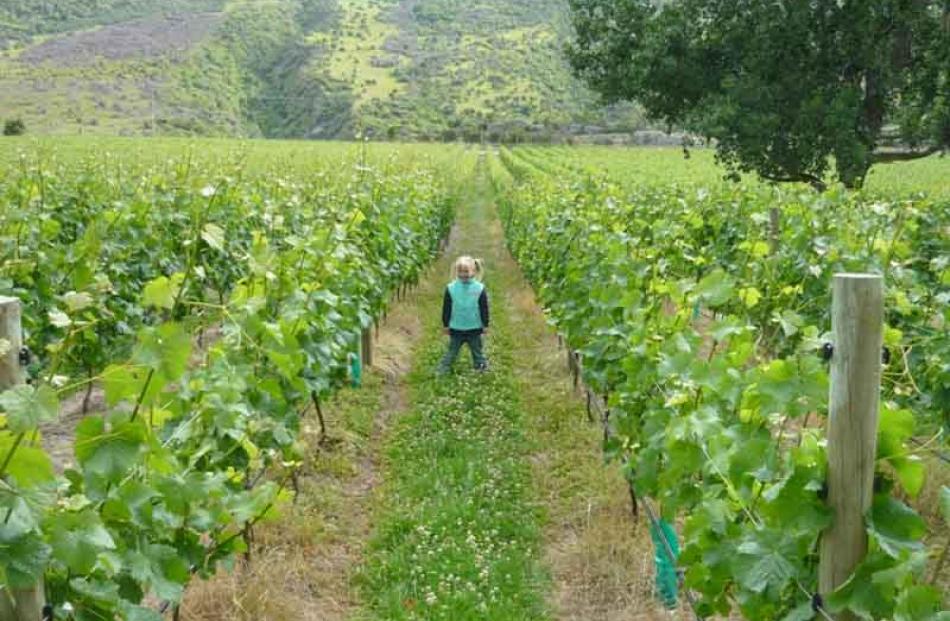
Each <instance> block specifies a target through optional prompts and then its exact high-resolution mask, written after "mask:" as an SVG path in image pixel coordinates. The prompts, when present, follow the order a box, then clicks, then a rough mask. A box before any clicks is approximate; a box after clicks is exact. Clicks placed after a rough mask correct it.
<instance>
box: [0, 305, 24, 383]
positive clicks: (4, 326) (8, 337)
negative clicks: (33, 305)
mask: <svg viewBox="0 0 950 621" xmlns="http://www.w3.org/2000/svg"><path fill="white" fill-rule="evenodd" d="M22 334H23V332H22V330H21V328H20V300H18V299H16V298H8V297H6V296H0V341H3V342H4V343H5V345H4V347H5V349H6V351H5V352H3V356H0V390H6V389H7V388H10V387H11V386H15V385H16V384H22V383H23V369H22V368H21V367H20V348H21V347H23V337H22ZM0 351H2V350H0Z"/></svg>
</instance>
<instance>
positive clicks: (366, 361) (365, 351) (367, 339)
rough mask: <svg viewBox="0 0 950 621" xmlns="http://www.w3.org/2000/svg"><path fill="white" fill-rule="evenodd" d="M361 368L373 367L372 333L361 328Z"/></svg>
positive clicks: (367, 329)
mask: <svg viewBox="0 0 950 621" xmlns="http://www.w3.org/2000/svg"><path fill="white" fill-rule="evenodd" d="M360 351H361V354H362V357H363V368H364V369H365V368H368V367H371V366H373V333H372V331H371V330H370V329H369V328H363V337H362V347H361V349H360Z"/></svg>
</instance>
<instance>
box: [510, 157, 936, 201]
mask: <svg viewBox="0 0 950 621" xmlns="http://www.w3.org/2000/svg"><path fill="white" fill-rule="evenodd" d="M512 153H513V154H514V155H515V156H517V157H520V158H522V159H523V160H526V161H528V162H529V163H530V164H532V165H534V166H540V167H544V166H549V167H550V166H561V167H568V168H572V169H574V170H580V171H584V172H588V173H590V174H594V175H598V174H606V175H608V176H609V177H610V178H611V180H613V181H616V182H618V183H621V184H648V185H670V184H677V185H704V186H718V185H721V184H726V183H731V182H727V181H725V180H724V179H723V176H724V175H725V169H723V168H721V167H720V166H719V165H717V164H716V161H715V154H714V152H713V150H712V149H690V150H689V157H688V158H687V157H685V156H684V153H683V149H681V148H678V147H537V146H534V147H517V148H515V149H512ZM742 184H743V185H744V186H745V187H749V188H762V187H765V186H766V185H767V184H766V183H765V182H762V181H759V180H758V179H756V177H755V175H753V174H748V175H744V176H743V179H742ZM782 185H784V186H785V187H788V184H782ZM803 187H804V186H803ZM864 191H865V192H867V193H869V194H872V195H874V194H882V195H889V196H894V195H898V196H904V195H910V194H914V193H917V192H924V193H927V194H929V195H931V196H950V158H947V157H940V156H936V155H934V156H931V157H928V158H925V159H921V160H913V161H909V162H893V163H889V164H878V165H876V166H873V167H872V168H871V171H870V173H869V174H868V177H867V180H866V183H865V187H864Z"/></svg>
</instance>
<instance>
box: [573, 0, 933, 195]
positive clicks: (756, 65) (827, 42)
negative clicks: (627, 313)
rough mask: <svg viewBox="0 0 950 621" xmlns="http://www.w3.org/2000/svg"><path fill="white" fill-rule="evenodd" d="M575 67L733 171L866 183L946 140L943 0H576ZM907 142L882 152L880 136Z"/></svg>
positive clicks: (596, 86) (615, 98)
mask: <svg viewBox="0 0 950 621" xmlns="http://www.w3.org/2000/svg"><path fill="white" fill-rule="evenodd" d="M570 5H571V9H572V18H573V22H574V27H575V30H576V39H575V41H574V43H573V44H572V45H571V46H570V48H569V50H568V53H569V56H570V59H571V63H572V65H573V67H574V71H575V73H576V74H577V75H579V76H580V77H581V78H583V79H585V80H586V81H587V82H588V84H590V86H591V87H592V88H593V89H594V90H595V91H597V92H599V93H600V94H601V95H603V96H604V98H605V99H606V100H608V101H618V100H634V101H637V102H639V103H640V104H641V105H643V106H644V108H645V109H646V110H647V112H648V113H649V114H650V115H651V116H652V117H654V118H656V119H659V120H662V121H664V122H666V123H668V124H670V125H672V126H676V127H680V128H684V129H687V130H689V131H691V132H694V133H696V134H698V135H701V136H703V137H705V138H708V139H711V140H713V141H714V143H715V145H716V149H717V153H718V156H719V159H720V161H722V162H723V163H724V164H725V165H726V166H727V167H728V168H729V169H730V170H731V171H733V172H739V171H741V172H748V171H755V172H758V173H759V174H760V175H761V176H762V177H764V178H767V179H772V180H778V181H805V182H809V183H812V184H813V185H816V186H819V187H821V186H822V179H823V178H824V177H825V175H826V173H827V171H828V167H829V166H830V165H831V163H832V162H833V165H834V167H835V171H836V173H837V176H838V178H839V179H840V180H841V181H842V182H843V183H844V184H845V185H847V186H849V187H856V186H860V185H861V183H862V182H863V180H864V177H865V175H866V174H867V171H868V169H869V168H870V166H871V165H872V164H874V163H875V162H879V161H886V160H894V159H909V158H912V157H919V156H923V155H927V154H930V153H933V152H935V151H938V150H946V149H947V148H948V147H950V0H665V1H664V0H655V1H650V0H570ZM895 133H896V136H894V138H897V139H898V140H899V143H900V145H901V148H899V149H890V150H887V151H885V150H883V149H881V143H882V141H883V140H884V138H889V137H891V134H895Z"/></svg>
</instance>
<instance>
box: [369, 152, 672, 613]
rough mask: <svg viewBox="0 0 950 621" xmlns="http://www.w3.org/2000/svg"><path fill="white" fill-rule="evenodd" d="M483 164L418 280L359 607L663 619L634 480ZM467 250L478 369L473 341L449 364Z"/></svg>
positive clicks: (371, 610) (377, 610) (393, 610)
mask: <svg viewBox="0 0 950 621" xmlns="http://www.w3.org/2000/svg"><path fill="white" fill-rule="evenodd" d="M485 168H486V167H485V166H481V167H480V171H479V173H478V174H477V175H476V179H475V182H474V184H473V187H472V190H471V194H470V196H469V197H468V199H467V200H466V201H464V203H463V205H462V206H461V208H460V211H459V214H458V217H459V221H458V224H459V226H458V227H457V231H456V234H455V235H454V237H453V240H452V244H451V246H450V249H449V252H448V253H446V256H445V257H444V258H443V259H442V261H441V262H440V264H439V265H438V266H437V268H436V271H435V274H436V277H435V278H434V279H429V280H428V281H427V282H426V283H424V284H423V286H422V287H421V289H420V290H419V295H420V302H421V304H420V307H421V308H422V309H425V310H424V313H423V315H422V322H423V325H422V330H423V333H424V336H423V338H422V340H421V343H420V346H419V348H418V349H417V351H416V353H415V355H414V360H415V363H414V369H413V371H412V373H411V374H410V376H409V385H410V390H409V407H408V409H407V414H406V415H405V416H404V417H403V418H402V419H401V420H400V421H399V422H398V423H396V424H395V426H394V429H393V431H392V436H391V439H390V441H389V442H388V444H387V449H386V455H385V458H384V462H383V470H384V471H385V472H386V478H385V482H384V483H383V485H382V486H381V488H380V490H379V496H378V502H377V505H376V510H375V514H376V515H375V518H374V523H375V530H374V535H373V537H372V539H371V542H370V544H369V548H368V550H367V557H366V560H365V563H364V565H363V567H362V570H361V573H360V577H359V580H358V581H359V584H360V588H361V592H362V595H363V600H364V603H365V608H364V610H363V612H362V613H361V614H360V615H358V617H357V618H358V619H359V620H360V621H364V620H370V619H372V620H377V619H385V620H400V619H406V620H410V619H426V620H446V621H448V620H451V621H464V620H469V619H471V620H475V619H478V620H492V621H508V620H527V619H539V620H540V619H562V620H568V619H571V620H573V619H578V620H580V619H620V618H628V619H629V618H634V619H641V620H647V619H654V618H668V616H660V615H659V614H658V613H657V611H655V609H654V605H653V604H652V602H651V601H650V580H651V579H650V577H649V573H650V570H651V568H650V566H649V555H650V554H651V553H652V551H651V547H650V544H649V541H648V539H647V538H646V537H645V533H643V532H642V528H641V527H640V526H638V525H635V524H634V523H633V520H632V518H631V516H630V512H629V500H628V497H627V495H626V491H625V490H626V488H625V485H624V484H623V481H622V480H621V479H620V477H619V475H618V474H617V473H616V471H615V470H614V469H612V468H605V467H604V464H603V462H602V458H601V450H600V444H599V431H598V429H597V427H596V426H593V425H590V424H589V423H587V421H586V415H585V413H584V408H583V405H582V404H581V403H580V401H579V400H578V399H577V398H576V396H575V395H573V394H572V393H571V390H570V387H569V383H568V382H567V380H566V377H565V372H564V368H563V367H564V362H563V360H564V358H563V356H564V354H563V352H559V351H558V349H557V344H556V340H555V338H554V336H553V334H552V333H551V331H550V329H549V328H548V327H547V325H546V324H545V322H544V317H543V315H542V314H541V313H540V311H539V309H538V308H537V305H536V304H535V302H534V298H533V295H532V293H531V290H530V288H529V287H528V286H527V285H526V283H525V282H524V281H523V280H522V278H521V274H520V271H519V270H518V268H517V266H516V264H515V263H514V261H513V259H512V258H511V256H510V254H509V253H508V252H507V249H506V248H505V244H504V236H503V234H502V231H501V226H500V222H499V220H498V218H497V215H496V213H495V210H494V205H493V204H492V194H491V185H490V183H489V180H488V179H487V177H486V175H485ZM459 254H471V255H474V256H476V257H482V258H484V259H485V260H486V264H487V276H486V279H485V282H486V286H487V290H488V293H489V299H490V303H491V307H492V327H491V331H490V335H489V336H488V337H487V338H486V351H487V354H488V357H489V360H490V364H491V370H490V371H489V372H488V373H485V374H480V373H476V372H475V371H474V370H473V369H472V364H471V361H470V358H468V352H467V350H465V351H463V352H462V355H461V356H460V357H459V360H458V361H457V362H456V372H455V373H454V374H453V375H451V376H449V377H447V378H441V377H438V376H436V375H435V374H434V369H435V366H436V363H437V362H438V359H439V357H440V356H441V354H442V352H443V351H444V347H445V342H444V337H442V336H441V330H440V324H439V308H440V304H441V297H442V288H443V287H444V286H445V283H446V281H447V280H448V277H449V276H448V275H449V272H450V261H451V260H452V258H454V257H455V256H457V255H459ZM440 274H442V275H443V276H442V278H439V275H440Z"/></svg>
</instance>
